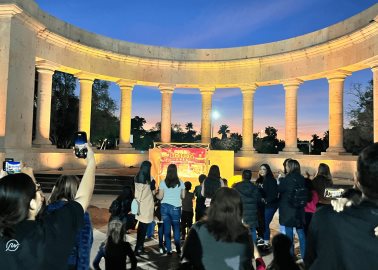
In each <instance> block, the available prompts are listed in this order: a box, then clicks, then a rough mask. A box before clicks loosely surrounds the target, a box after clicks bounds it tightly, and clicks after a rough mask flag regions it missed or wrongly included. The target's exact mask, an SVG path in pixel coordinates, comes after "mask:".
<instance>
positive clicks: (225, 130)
mask: <svg viewBox="0 0 378 270" xmlns="http://www.w3.org/2000/svg"><path fill="white" fill-rule="evenodd" d="M229 133H230V130H229V129H228V126H227V125H221V126H220V127H219V130H218V134H222V140H225V139H227V134H229Z"/></svg>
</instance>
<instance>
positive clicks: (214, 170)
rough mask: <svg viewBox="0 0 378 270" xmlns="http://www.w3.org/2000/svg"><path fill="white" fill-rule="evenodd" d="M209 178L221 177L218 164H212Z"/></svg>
mask: <svg viewBox="0 0 378 270" xmlns="http://www.w3.org/2000/svg"><path fill="white" fill-rule="evenodd" d="M207 177H208V178H213V179H220V178H221V177H220V170H219V167H218V166H217V165H212V166H211V167H210V170H209V174H208V175H207Z"/></svg>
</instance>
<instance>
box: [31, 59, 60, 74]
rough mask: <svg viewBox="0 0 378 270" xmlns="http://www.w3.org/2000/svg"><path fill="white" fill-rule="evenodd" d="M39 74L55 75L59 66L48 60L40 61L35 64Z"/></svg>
mask: <svg viewBox="0 0 378 270" xmlns="http://www.w3.org/2000/svg"><path fill="white" fill-rule="evenodd" d="M35 66H36V68H37V72H38V73H46V74H51V75H52V74H54V72H55V70H57V69H58V67H59V65H58V64H56V63H54V62H51V61H48V60H39V61H37V62H36V64H35Z"/></svg>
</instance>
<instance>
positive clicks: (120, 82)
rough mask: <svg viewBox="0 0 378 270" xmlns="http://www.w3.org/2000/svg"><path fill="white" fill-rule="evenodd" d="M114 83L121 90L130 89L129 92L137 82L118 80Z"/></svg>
mask: <svg viewBox="0 0 378 270" xmlns="http://www.w3.org/2000/svg"><path fill="white" fill-rule="evenodd" d="M116 83H117V84H118V86H119V88H121V89H131V90H133V87H134V86H135V85H136V84H137V82H136V81H134V80H126V79H120V80H118V81H116Z"/></svg>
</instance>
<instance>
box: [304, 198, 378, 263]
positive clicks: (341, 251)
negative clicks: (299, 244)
mask: <svg viewBox="0 0 378 270" xmlns="http://www.w3.org/2000/svg"><path fill="white" fill-rule="evenodd" d="M377 213H378V203H377V202H370V201H362V202H361V203H360V204H359V205H353V206H351V207H347V208H345V209H344V211H342V212H340V213H336V212H335V211H334V210H333V209H332V207H331V206H324V207H321V208H319V210H317V211H316V213H315V214H314V216H313V218H312V220H311V223H310V229H309V234H308V236H307V240H306V242H307V243H306V244H307V248H306V255H305V263H306V269H310V270H318V269H319V270H323V269H334V270H355V269H364V270H375V269H377V265H378V248H377V247H378V237H376V236H375V235H374V228H375V227H376V226H377V224H378V214H377Z"/></svg>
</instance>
